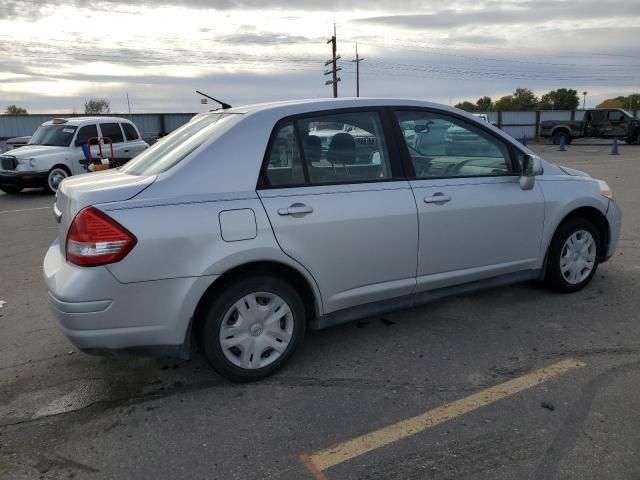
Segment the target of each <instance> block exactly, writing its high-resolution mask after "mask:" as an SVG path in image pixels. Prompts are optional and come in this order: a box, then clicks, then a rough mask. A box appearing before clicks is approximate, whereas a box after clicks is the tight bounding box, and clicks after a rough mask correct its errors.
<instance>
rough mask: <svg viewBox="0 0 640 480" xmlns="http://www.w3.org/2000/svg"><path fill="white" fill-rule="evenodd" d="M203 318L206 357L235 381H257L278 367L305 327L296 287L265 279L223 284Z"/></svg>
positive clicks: (261, 276) (259, 276) (201, 334)
mask: <svg viewBox="0 0 640 480" xmlns="http://www.w3.org/2000/svg"><path fill="white" fill-rule="evenodd" d="M202 315H203V318H202V328H201V330H200V332H199V340H200V345H201V347H202V350H203V352H204V355H205V357H206V358H207V360H208V361H209V363H210V364H211V366H212V367H213V368H214V369H215V370H216V371H217V372H218V373H219V374H220V375H222V376H223V377H225V378H227V379H228V380H231V381H234V382H252V381H256V380H260V379H263V378H265V377H267V376H269V375H271V374H273V373H275V372H276V371H277V370H279V369H280V368H282V366H283V365H284V364H285V363H286V362H287V360H288V359H289V358H290V357H291V355H293V353H294V351H295V349H296V348H297V346H298V345H299V344H300V343H301V342H302V339H303V338H304V334H305V330H306V324H307V319H306V311H305V307H304V303H303V301H302V298H301V297H300V295H299V294H298V292H297V291H296V290H295V288H293V287H292V286H291V285H290V284H289V283H288V282H286V281H284V280H282V279H280V278H279V277H276V276H272V275H268V274H257V275H255V276H252V277H248V278H243V279H239V280H236V281H233V282H231V283H228V284H225V285H224V289H223V290H222V291H221V292H220V294H219V295H216V296H215V297H213V298H212V299H211V300H210V302H208V304H207V305H206V306H205V307H204V309H203V312H202Z"/></svg>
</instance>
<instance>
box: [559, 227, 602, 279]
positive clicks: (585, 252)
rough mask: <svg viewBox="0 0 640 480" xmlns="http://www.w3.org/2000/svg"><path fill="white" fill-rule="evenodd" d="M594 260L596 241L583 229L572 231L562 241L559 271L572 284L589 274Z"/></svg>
mask: <svg viewBox="0 0 640 480" xmlns="http://www.w3.org/2000/svg"><path fill="white" fill-rule="evenodd" d="M595 262H596V242H595V240H594V239H593V236H592V235H591V234H590V233H589V232H587V231H585V230H578V231H577V232H574V233H573V234H572V235H571V236H570V237H569V238H567V241H566V242H564V246H563V247H562V253H561V254H560V272H561V273H562V276H563V277H564V279H565V280H566V281H567V282H569V283H570V284H572V285H576V284H578V283H580V282H582V281H583V280H584V279H585V278H587V277H588V276H589V274H590V273H591V271H592V270H593V267H594V265H595Z"/></svg>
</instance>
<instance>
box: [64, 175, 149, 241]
mask: <svg viewBox="0 0 640 480" xmlns="http://www.w3.org/2000/svg"><path fill="white" fill-rule="evenodd" d="M155 179H156V175H129V174H127V173H122V172H119V171H117V170H107V171H104V172H96V173H88V174H85V175H78V176H74V177H71V178H68V179H66V180H65V181H64V182H62V183H61V185H60V188H59V189H58V192H57V193H56V202H55V204H54V207H53V210H54V216H55V218H56V221H57V225H58V239H59V241H60V248H61V249H62V251H63V253H64V250H65V245H66V239H67V232H68V231H69V227H70V226H71V222H72V221H73V219H74V218H75V216H76V214H77V213H78V212H79V211H80V210H82V209H83V208H84V207H88V206H89V205H96V204H99V203H109V202H121V201H123V200H129V199H131V198H133V197H135V196H136V195H138V194H139V193H140V192H142V191H143V190H144V189H145V188H147V187H148V186H149V185H151V184H152V183H153V182H154V180H155Z"/></svg>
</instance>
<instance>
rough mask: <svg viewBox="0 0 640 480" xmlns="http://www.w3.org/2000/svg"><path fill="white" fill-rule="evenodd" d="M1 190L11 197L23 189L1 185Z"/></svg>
mask: <svg viewBox="0 0 640 480" xmlns="http://www.w3.org/2000/svg"><path fill="white" fill-rule="evenodd" d="M0 190H2V191H3V192H4V193H8V194H9V195H15V194H18V193H20V192H21V191H22V187H18V186H15V185H0Z"/></svg>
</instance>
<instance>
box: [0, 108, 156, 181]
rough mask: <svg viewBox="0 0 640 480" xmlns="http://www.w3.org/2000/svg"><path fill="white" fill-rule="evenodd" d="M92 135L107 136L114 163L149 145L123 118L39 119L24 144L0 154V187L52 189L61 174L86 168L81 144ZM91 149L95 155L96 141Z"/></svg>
mask: <svg viewBox="0 0 640 480" xmlns="http://www.w3.org/2000/svg"><path fill="white" fill-rule="evenodd" d="M95 137H102V138H104V137H107V138H109V139H110V140H111V142H112V143H113V153H114V157H115V158H114V159H113V160H114V162H116V163H118V164H124V163H126V162H127V161H128V160H130V159H131V158H133V157H135V156H136V155H137V154H138V153H140V152H142V151H143V150H145V149H146V148H148V146H149V145H148V144H147V143H146V142H145V141H144V140H142V139H141V138H140V133H139V132H138V129H137V128H136V126H135V125H134V124H133V123H131V122H130V121H129V120H126V119H124V118H118V117H76V118H55V119H53V120H50V121H48V122H45V123H43V124H42V125H41V126H40V127H39V128H38V130H36V132H35V133H34V134H33V136H32V137H31V139H30V140H29V143H28V144H27V145H25V146H23V147H20V148H16V149H14V150H11V152H10V153H8V154H7V153H5V154H2V155H0V190H2V191H3V192H5V193H20V192H21V191H22V189H23V188H26V187H44V188H45V189H46V190H48V191H50V192H55V191H56V190H57V189H58V185H59V184H60V182H61V181H62V180H64V179H65V178H67V177H69V176H71V175H77V174H79V173H86V172H87V162H86V159H85V154H84V152H83V148H82V145H83V144H86V143H87V142H88V140H89V139H91V138H95ZM103 143H104V142H103ZM103 148H104V151H105V156H107V155H109V156H110V147H109V145H108V144H106V145H104V146H103ZM91 151H92V155H93V158H95V157H97V156H98V153H99V146H98V145H97V142H96V144H95V145H94V146H92V147H91Z"/></svg>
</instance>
